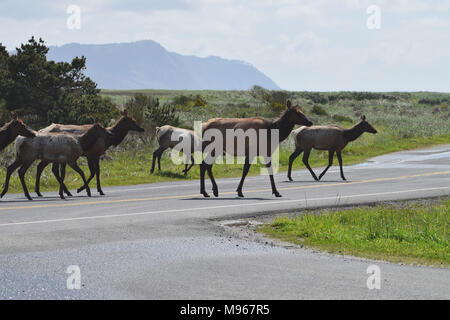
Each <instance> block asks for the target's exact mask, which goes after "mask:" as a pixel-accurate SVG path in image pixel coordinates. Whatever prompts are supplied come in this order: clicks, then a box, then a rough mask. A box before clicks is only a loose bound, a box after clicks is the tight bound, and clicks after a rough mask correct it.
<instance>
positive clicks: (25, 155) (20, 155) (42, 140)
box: [1, 123, 110, 200]
mask: <svg viewBox="0 0 450 320" xmlns="http://www.w3.org/2000/svg"><path fill="white" fill-rule="evenodd" d="M107 135H110V133H109V132H108V131H107V130H106V128H104V127H103V126H102V125H101V124H99V123H95V124H94V125H92V126H91V128H89V130H87V131H86V132H85V133H83V134H82V135H74V134H70V133H38V134H36V136H35V137H32V138H28V137H18V138H17V139H16V160H15V161H14V162H13V163H12V164H11V165H10V166H8V168H7V171H6V179H5V184H4V188H3V191H2V193H1V197H3V196H4V195H5V193H6V192H7V191H8V186H9V180H10V177H11V174H12V173H13V172H14V171H15V170H16V169H17V168H18V167H20V169H19V178H20V182H21V184H22V188H23V192H24V194H25V196H26V197H27V198H28V199H29V200H33V199H32V198H31V196H30V194H29V193H28V189H27V186H26V184H25V173H26V172H27V170H28V168H29V167H30V166H31V164H32V163H33V162H34V161H35V160H36V159H41V160H42V161H44V162H46V163H50V162H52V163H60V164H64V165H65V164H68V165H69V166H70V167H71V168H72V169H73V170H75V171H76V172H77V173H78V174H79V175H80V176H81V178H82V179H83V181H84V182H85V183H86V178H85V176H84V173H83V171H82V170H81V169H80V167H79V166H78V164H77V160H78V158H79V157H80V156H81V155H82V154H83V153H84V152H85V151H86V150H89V149H90V148H91V147H92V146H93V145H94V144H95V142H96V141H97V139H99V138H102V139H105V138H106V136H107ZM54 174H55V176H56V178H57V180H58V183H59V186H60V187H59V195H60V197H61V198H62V199H64V195H63V184H64V179H63V178H61V177H59V175H58V173H57V172H54ZM86 191H87V194H88V196H91V192H90V190H89V188H87V190H86Z"/></svg>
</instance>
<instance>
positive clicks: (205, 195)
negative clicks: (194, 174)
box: [200, 161, 209, 198]
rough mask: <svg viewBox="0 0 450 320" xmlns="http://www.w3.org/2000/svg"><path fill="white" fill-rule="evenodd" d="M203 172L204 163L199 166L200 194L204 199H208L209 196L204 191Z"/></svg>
mask: <svg viewBox="0 0 450 320" xmlns="http://www.w3.org/2000/svg"><path fill="white" fill-rule="evenodd" d="M205 171H206V163H205V162H204V161H203V162H202V163H201V164H200V193H201V194H202V195H203V196H204V197H205V198H209V194H208V193H207V192H206V190H205Z"/></svg>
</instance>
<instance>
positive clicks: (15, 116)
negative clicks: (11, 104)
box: [11, 111, 17, 120]
mask: <svg viewBox="0 0 450 320" xmlns="http://www.w3.org/2000/svg"><path fill="white" fill-rule="evenodd" d="M11 118H13V119H14V120H17V113H16V112H15V111H12V112H11Z"/></svg>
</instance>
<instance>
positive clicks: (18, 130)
mask: <svg viewBox="0 0 450 320" xmlns="http://www.w3.org/2000/svg"><path fill="white" fill-rule="evenodd" d="M11 118H12V120H11V121H9V122H7V123H5V125H4V126H3V127H1V128H0V151H2V150H3V149H5V148H6V147H7V146H8V145H9V144H10V143H11V142H13V141H14V140H15V139H16V138H17V136H23V137H29V138H32V137H34V136H35V133H34V132H33V130H31V129H29V128H28V127H27V126H26V124H25V123H23V121H22V120H20V119H19V118H17V113H15V112H11Z"/></svg>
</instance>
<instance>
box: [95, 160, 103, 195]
mask: <svg viewBox="0 0 450 320" xmlns="http://www.w3.org/2000/svg"><path fill="white" fill-rule="evenodd" d="M94 163H95V167H96V173H95V174H96V177H97V191H98V193H100V195H102V196H104V195H105V194H104V193H103V190H102V186H101V185H100V158H97V159H95V160H94Z"/></svg>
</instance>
